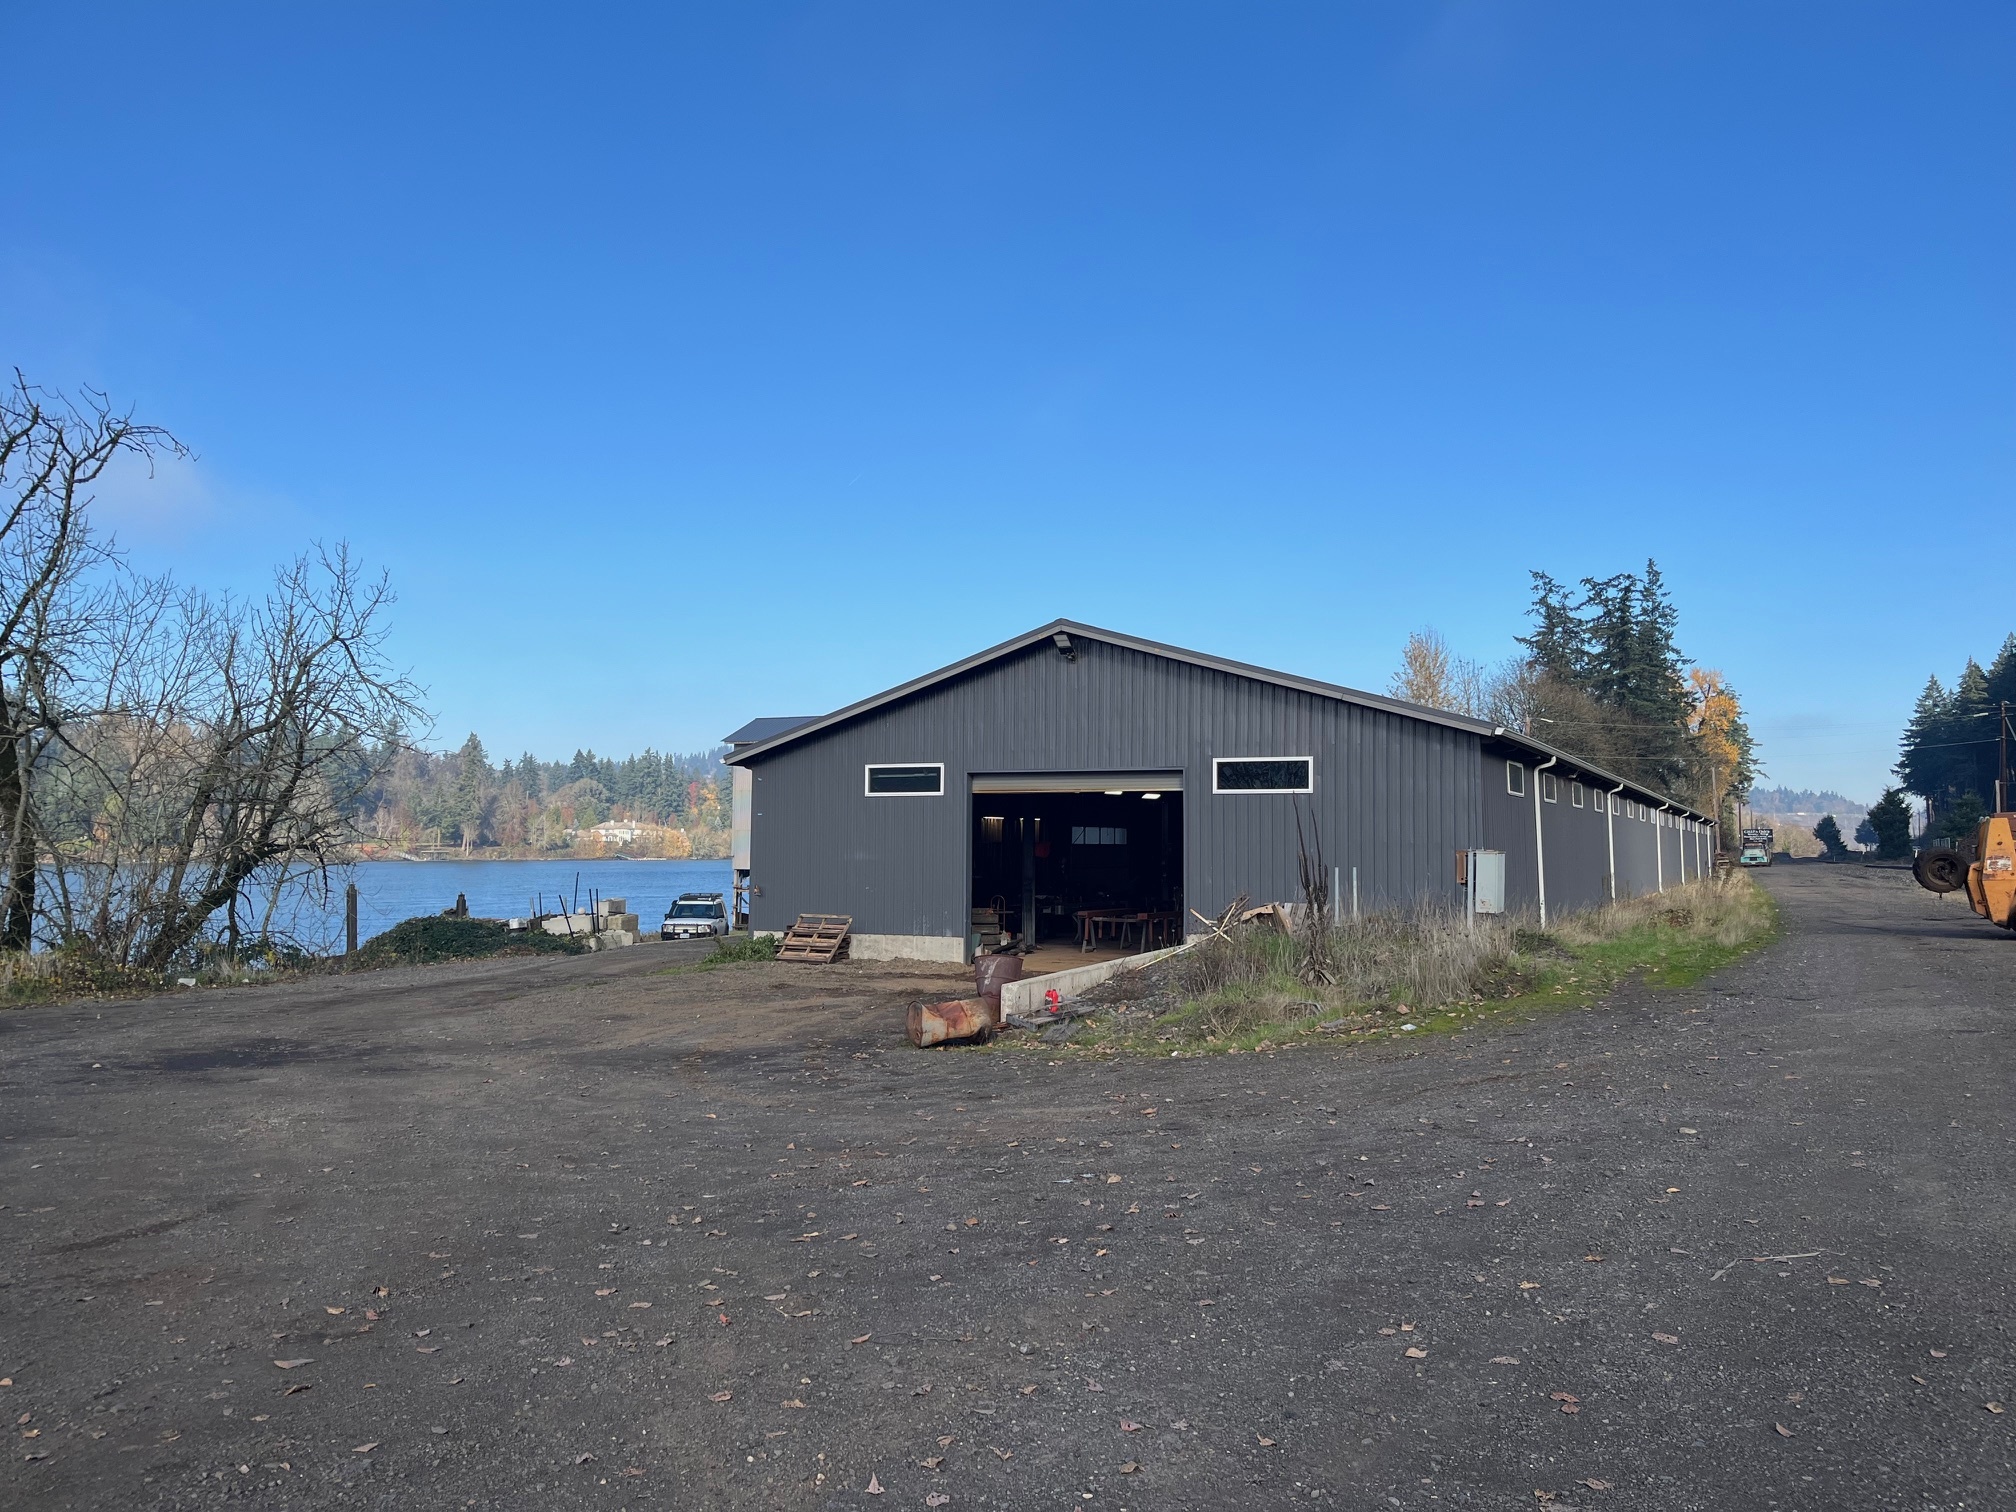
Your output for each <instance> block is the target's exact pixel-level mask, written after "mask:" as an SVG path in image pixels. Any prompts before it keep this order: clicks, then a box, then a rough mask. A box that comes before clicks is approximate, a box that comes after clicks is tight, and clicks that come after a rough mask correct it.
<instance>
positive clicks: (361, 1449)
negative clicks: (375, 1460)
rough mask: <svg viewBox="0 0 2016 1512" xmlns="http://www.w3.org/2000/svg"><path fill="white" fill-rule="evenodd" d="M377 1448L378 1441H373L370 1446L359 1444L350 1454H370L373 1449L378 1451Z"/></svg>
mask: <svg viewBox="0 0 2016 1512" xmlns="http://www.w3.org/2000/svg"><path fill="white" fill-rule="evenodd" d="M377 1447H378V1440H377V1439H373V1440H371V1442H370V1443H368V1444H359V1445H358V1446H357V1447H356V1448H355V1449H352V1450H351V1451H350V1452H351V1453H352V1454H369V1453H370V1452H371V1451H372V1450H373V1449H376V1448H377Z"/></svg>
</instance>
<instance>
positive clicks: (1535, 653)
mask: <svg viewBox="0 0 2016 1512" xmlns="http://www.w3.org/2000/svg"><path fill="white" fill-rule="evenodd" d="M1532 578H1533V607H1532V609H1531V610H1529V611H1528V612H1529V613H1530V614H1531V615H1532V616H1533V633H1532V634H1531V635H1522V636H1520V637H1518V641H1519V644H1520V645H1522V646H1524V647H1525V648H1526V651H1527V654H1528V656H1529V658H1530V659H1531V661H1532V663H1533V670H1534V671H1535V672H1536V673H1538V674H1539V675H1541V676H1544V677H1552V678H1555V679H1557V680H1558V681H1560V682H1563V683H1566V684H1568V685H1570V686H1571V687H1579V686H1581V685H1582V683H1583V681H1584V677H1585V675H1586V671H1587V663H1588V656H1589V632H1588V627H1587V626H1586V625H1584V623H1583V621H1582V618H1581V614H1580V607H1581V606H1580V605H1578V604H1575V603H1573V602H1571V601H1570V599H1569V595H1568V590H1567V589H1566V588H1563V587H1562V586H1561V585H1560V584H1559V583H1557V582H1555V581H1554V579H1553V578H1551V577H1549V576H1548V575H1547V574H1546V573H1544V572H1535V573H1533V574H1532ZM1585 586H1586V584H1585Z"/></svg>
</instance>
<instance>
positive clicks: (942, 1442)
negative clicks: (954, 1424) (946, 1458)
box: [938, 1433, 952, 1449]
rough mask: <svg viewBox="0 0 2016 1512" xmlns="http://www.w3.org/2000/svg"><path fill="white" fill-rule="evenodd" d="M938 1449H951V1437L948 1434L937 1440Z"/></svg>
mask: <svg viewBox="0 0 2016 1512" xmlns="http://www.w3.org/2000/svg"><path fill="white" fill-rule="evenodd" d="M938 1447H939V1448H940V1449H950V1448H951V1447H952V1435H951V1434H949V1433H948V1434H946V1435H945V1436H944V1437H943V1438H941V1439H939V1440H938Z"/></svg>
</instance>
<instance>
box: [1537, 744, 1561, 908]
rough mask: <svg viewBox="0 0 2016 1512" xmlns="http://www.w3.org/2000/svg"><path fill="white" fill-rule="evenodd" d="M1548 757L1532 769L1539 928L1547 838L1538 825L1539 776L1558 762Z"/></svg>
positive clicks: (1544, 896)
mask: <svg viewBox="0 0 2016 1512" xmlns="http://www.w3.org/2000/svg"><path fill="white" fill-rule="evenodd" d="M1560 759H1561V758H1560V757H1559V756H1549V757H1548V758H1547V759H1546V760H1545V761H1543V762H1541V763H1540V765H1538V766H1536V767H1535V768H1533V874H1534V876H1535V877H1536V878H1537V879H1538V881H1539V884H1540V927H1541V928H1542V929H1545V928H1546V927H1547V837H1546V835H1545V834H1543V833H1542V826H1541V823H1540V774H1541V773H1542V772H1544V771H1546V770H1547V768H1549V767H1551V766H1552V765H1554V763H1555V762H1557V761H1559V760H1560Z"/></svg>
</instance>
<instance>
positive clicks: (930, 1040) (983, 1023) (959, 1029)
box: [906, 998, 1000, 1050]
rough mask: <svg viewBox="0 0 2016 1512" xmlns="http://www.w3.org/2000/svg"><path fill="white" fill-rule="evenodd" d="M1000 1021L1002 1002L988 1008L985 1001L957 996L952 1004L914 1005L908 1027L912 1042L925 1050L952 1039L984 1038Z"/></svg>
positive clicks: (991, 1032)
mask: <svg viewBox="0 0 2016 1512" xmlns="http://www.w3.org/2000/svg"><path fill="white" fill-rule="evenodd" d="M999 1022H1000V1018H999V1005H996V1006H995V1007H994V1008H989V1007H988V1006H987V1004H985V1003H976V1002H972V1001H970V1000H968V999H966V998H955V999H954V1000H953V1001H951V1002H949V1003H916V1004H913V1005H912V1006H911V1009H910V1017H909V1022H908V1024H907V1025H906V1028H907V1029H908V1031H909V1034H910V1043H911V1044H913V1045H915V1046H916V1047H917V1048H918V1049H920V1050H922V1049H924V1048H925V1047H926V1046H929V1045H943V1044H946V1043H948V1042H950V1041H953V1040H970V1039H980V1040H984V1039H986V1038H987V1037H988V1036H990V1035H991V1034H993V1032H994V1026H995V1025H996V1024H997V1023H999Z"/></svg>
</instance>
